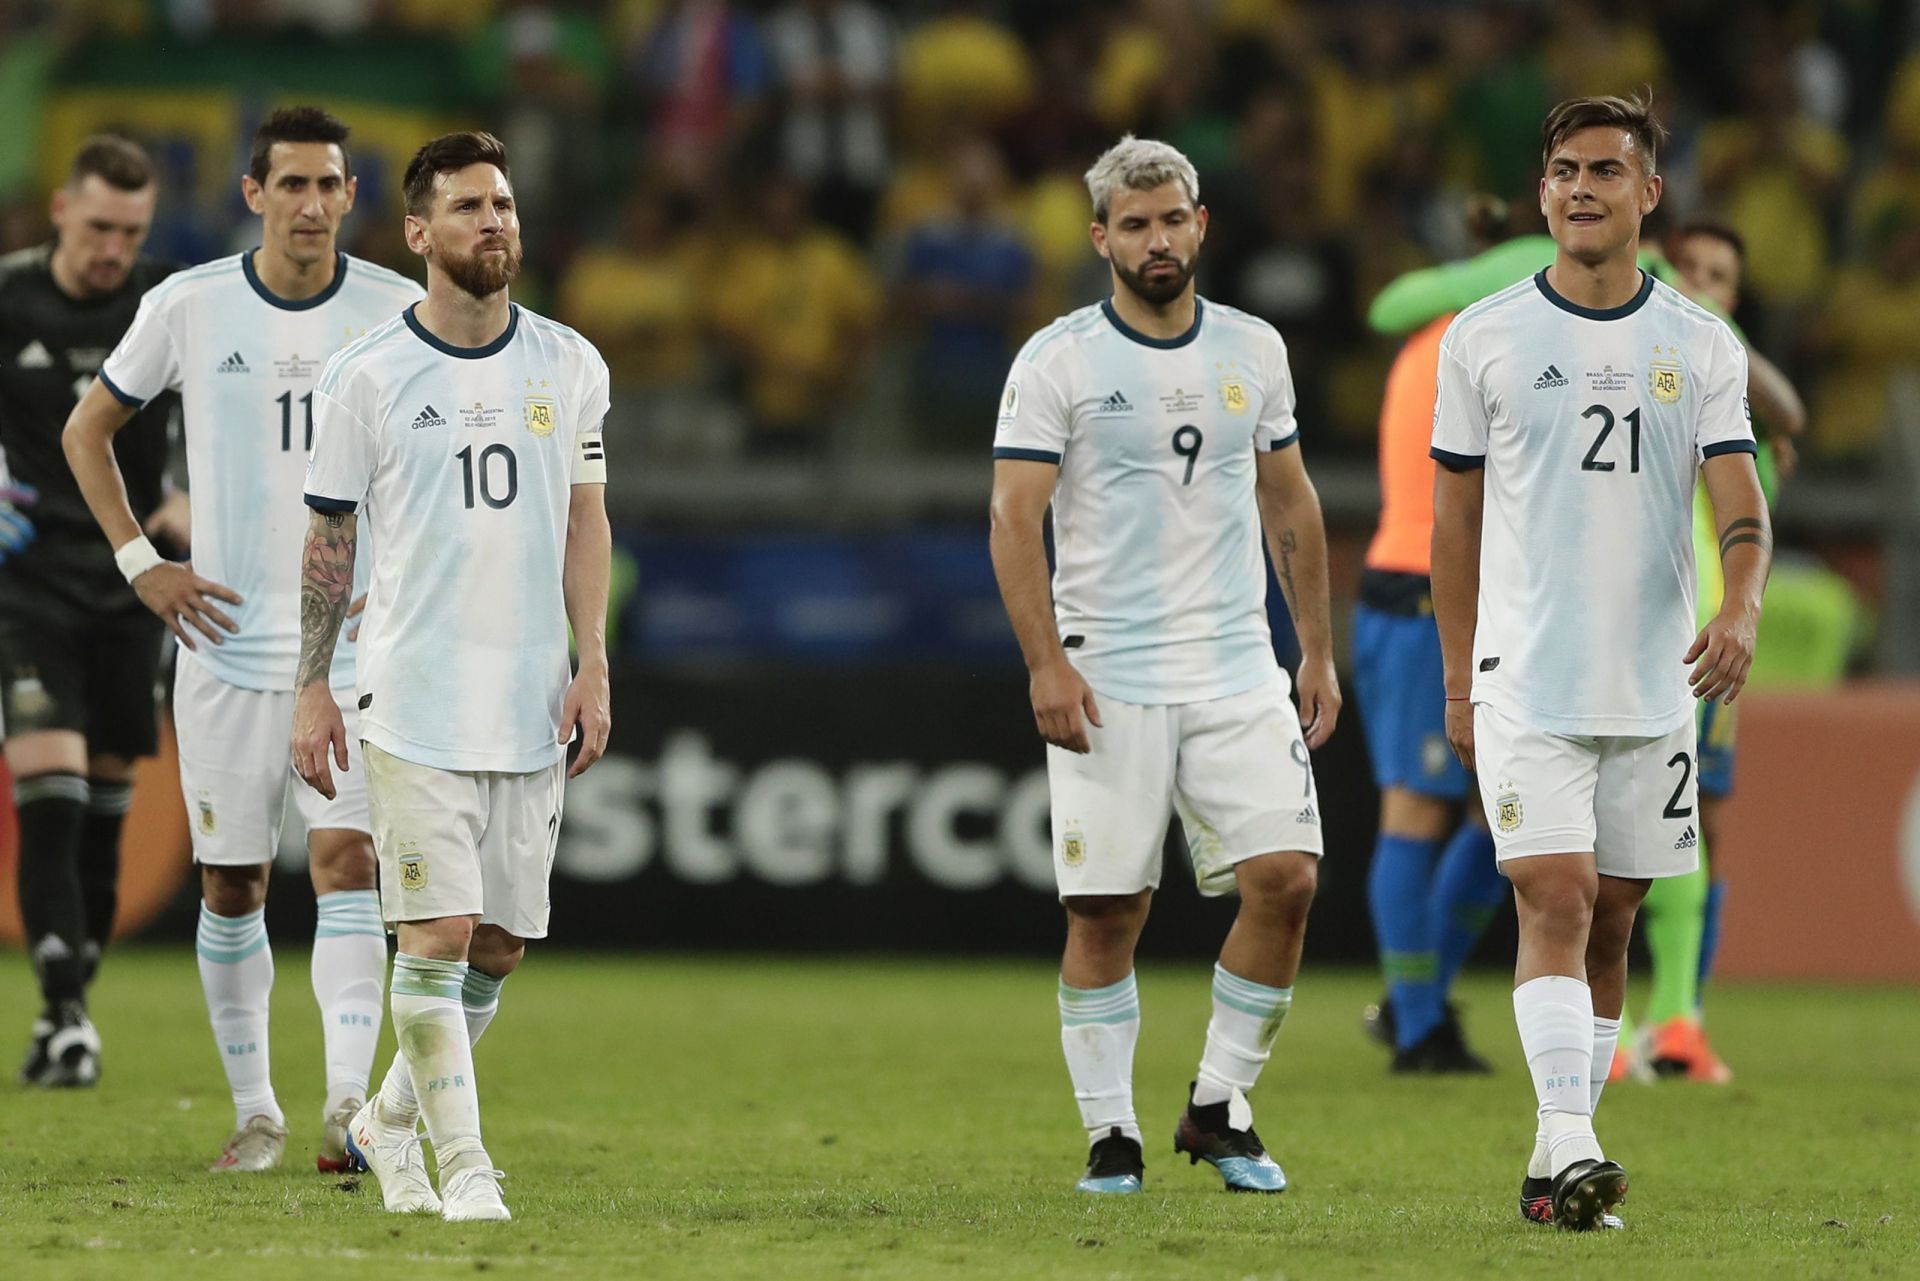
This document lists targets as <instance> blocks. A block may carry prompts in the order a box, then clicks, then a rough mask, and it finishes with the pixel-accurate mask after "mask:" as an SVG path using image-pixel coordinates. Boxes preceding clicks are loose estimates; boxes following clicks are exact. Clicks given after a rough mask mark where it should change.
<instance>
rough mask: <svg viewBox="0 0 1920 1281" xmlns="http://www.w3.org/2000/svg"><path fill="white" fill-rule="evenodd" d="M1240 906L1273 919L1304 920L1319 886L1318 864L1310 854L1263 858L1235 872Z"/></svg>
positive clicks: (1245, 863)
mask: <svg viewBox="0 0 1920 1281" xmlns="http://www.w3.org/2000/svg"><path fill="white" fill-rule="evenodd" d="M1234 878H1235V880H1236V881H1237V882H1238V883H1239V887H1240V899H1241V902H1243V903H1245V904H1247V905H1248V906H1249V907H1252V908H1254V909H1256V910H1260V911H1268V912H1272V913H1274V914H1276V915H1281V916H1289V917H1304V916H1305V915H1306V914H1307V909H1308V908H1309V907H1310V906H1312V904H1313V895H1314V891H1315V890H1316V889H1318V888H1319V884H1320V860H1319V859H1317V858H1315V857H1314V856H1313V855H1311V854H1298V853H1291V854H1263V855H1261V856H1260V857H1259V858H1254V859H1248V860H1247V861H1246V862H1244V863H1241V864H1240V865H1238V866H1237V867H1235V868H1234Z"/></svg>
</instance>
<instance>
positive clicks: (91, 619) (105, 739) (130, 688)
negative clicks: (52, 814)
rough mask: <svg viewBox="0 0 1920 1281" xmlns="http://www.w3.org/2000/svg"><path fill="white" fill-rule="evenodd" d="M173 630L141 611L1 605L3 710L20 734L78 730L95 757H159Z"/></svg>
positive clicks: (12, 732)
mask: <svg viewBox="0 0 1920 1281" xmlns="http://www.w3.org/2000/svg"><path fill="white" fill-rule="evenodd" d="M165 635H166V628H165V627H163V626H162V625H161V622H160V620H159V619H157V618H155V617H154V616H153V615H152V614H149V613H147V612H146V611H145V610H141V611H139V612H138V613H134V612H131V611H123V612H116V613H113V614H76V613H74V612H73V611H72V610H70V609H65V608H61V607H59V606H57V605H55V606H51V607H50V608H49V609H48V610H47V611H46V612H45V613H36V611H35V610H34V608H33V604H32V602H31V601H28V600H21V599H19V598H18V597H16V598H15V599H12V600H9V601H7V602H5V604H4V605H0V714H4V716H5V734H6V737H8V738H13V737H14V736H16V735H20V734H31V733H33V732H35V731H37V730H72V731H75V732H76V733H79V734H80V735H82V736H83V737H85V738H86V740H87V754H88V755H90V756H125V757H129V758H132V757H138V756H152V755H153V753H154V749H155V747H156V745H157V743H158V740H159V713H158V704H157V695H158V681H159V673H160V655H161V641H162V638H163V637H165Z"/></svg>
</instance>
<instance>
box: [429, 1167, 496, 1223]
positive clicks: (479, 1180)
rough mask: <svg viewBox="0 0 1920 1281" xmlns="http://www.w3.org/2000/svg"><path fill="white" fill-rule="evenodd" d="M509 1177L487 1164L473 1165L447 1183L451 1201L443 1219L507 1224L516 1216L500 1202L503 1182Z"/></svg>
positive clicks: (446, 1205)
mask: <svg viewBox="0 0 1920 1281" xmlns="http://www.w3.org/2000/svg"><path fill="white" fill-rule="evenodd" d="M506 1177H507V1176H506V1175H505V1174H504V1173H502V1172H501V1171H499V1170H496V1169H494V1168H493V1167H491V1166H486V1165H470V1166H468V1167H467V1168H466V1169H464V1170H460V1171H456V1172H455V1173H454V1174H453V1175H452V1176H451V1177H449V1178H448V1179H447V1180H446V1185H447V1198H446V1202H445V1204H443V1205H442V1206H441V1208H440V1217H441V1218H443V1219H445V1220H446V1221H447V1222H448V1223H483V1222H488V1221H498V1222H502V1223H504V1222H506V1221H507V1220H508V1219H511V1218H512V1217H513V1215H512V1214H511V1213H510V1212H508V1210H507V1203H506V1202H505V1201H502V1200H501V1199H500V1180H502V1179H504V1178H506Z"/></svg>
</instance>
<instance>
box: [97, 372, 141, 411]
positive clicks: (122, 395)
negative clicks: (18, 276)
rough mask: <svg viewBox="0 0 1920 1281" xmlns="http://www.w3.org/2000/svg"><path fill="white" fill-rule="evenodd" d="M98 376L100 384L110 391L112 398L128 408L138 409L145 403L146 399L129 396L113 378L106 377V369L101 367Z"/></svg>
mask: <svg viewBox="0 0 1920 1281" xmlns="http://www.w3.org/2000/svg"><path fill="white" fill-rule="evenodd" d="M98 377H99V379H100V385H101V386H102V387H105V388H106V389H107V390H108V391H110V392H112V393H113V398H114V399H115V400H117V401H119V402H120V403H121V404H123V405H125V406H126V407H127V408H128V409H139V408H140V407H142V406H143V405H145V404H146V403H147V402H146V401H144V400H142V399H140V398H139V397H138V396H129V395H128V394H127V393H126V392H124V391H122V390H121V389H120V387H119V384H117V383H115V382H114V381H113V379H111V378H109V377H107V371H106V370H104V369H102V370H101V371H100V373H99V375H98Z"/></svg>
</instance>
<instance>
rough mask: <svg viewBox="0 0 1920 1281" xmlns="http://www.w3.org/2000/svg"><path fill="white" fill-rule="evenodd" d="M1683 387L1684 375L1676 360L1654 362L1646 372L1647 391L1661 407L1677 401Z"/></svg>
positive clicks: (1684, 382) (1684, 383)
mask: <svg viewBox="0 0 1920 1281" xmlns="http://www.w3.org/2000/svg"><path fill="white" fill-rule="evenodd" d="M1685 385H1686V375H1685V373H1684V371H1683V370H1682V369H1681V366H1680V362H1679V361H1677V360H1656V361H1654V362H1653V366H1652V368H1650V369H1649V370H1648V371H1647V390H1648V391H1650V392H1651V393H1652V394H1653V398H1654V399H1655V400H1657V401H1659V402H1660V403H1661V404H1663V405H1671V404H1673V403H1674V402H1675V401H1677V400H1679V399H1680V392H1681V390H1682V389H1683V388H1684V387H1685Z"/></svg>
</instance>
